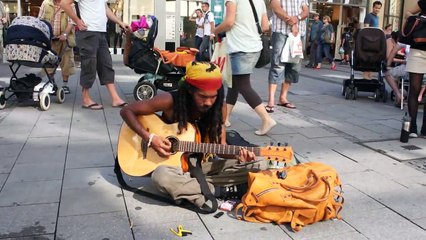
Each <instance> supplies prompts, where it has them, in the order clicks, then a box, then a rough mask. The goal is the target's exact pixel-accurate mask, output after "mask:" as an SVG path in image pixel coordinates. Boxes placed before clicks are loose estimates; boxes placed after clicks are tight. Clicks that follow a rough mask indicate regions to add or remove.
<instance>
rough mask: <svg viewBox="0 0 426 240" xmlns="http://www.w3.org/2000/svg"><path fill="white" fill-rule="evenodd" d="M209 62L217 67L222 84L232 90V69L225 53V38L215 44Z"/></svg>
mask: <svg viewBox="0 0 426 240" xmlns="http://www.w3.org/2000/svg"><path fill="white" fill-rule="evenodd" d="M211 62H212V63H215V64H217V65H219V67H220V71H221V73H222V81H223V83H224V84H226V85H227V86H228V87H229V88H232V69H231V63H230V62H229V56H228V53H227V42H226V38H222V41H221V42H217V43H215V46H214V51H213V56H212V58H211Z"/></svg>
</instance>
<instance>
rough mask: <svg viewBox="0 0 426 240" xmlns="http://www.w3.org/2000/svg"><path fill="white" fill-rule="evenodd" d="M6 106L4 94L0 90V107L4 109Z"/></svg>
mask: <svg viewBox="0 0 426 240" xmlns="http://www.w3.org/2000/svg"><path fill="white" fill-rule="evenodd" d="M5 107H6V95H4V92H3V91H0V109H4V108H5Z"/></svg>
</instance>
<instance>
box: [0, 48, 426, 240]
mask: <svg viewBox="0 0 426 240" xmlns="http://www.w3.org/2000/svg"><path fill="white" fill-rule="evenodd" d="M113 59H114V68H115V70H116V80H117V83H118V85H117V86H118V89H119V92H120V94H121V95H122V96H123V97H125V98H126V99H127V100H128V101H133V93H132V91H133V87H134V86H135V84H136V82H137V80H138V78H139V77H140V76H139V75H137V74H135V73H134V72H133V71H132V70H131V69H128V68H127V67H125V66H123V64H122V63H121V59H120V56H113ZM34 71H35V72H37V71H38V70H37V69H23V70H22V72H19V73H21V74H22V73H25V72H34ZM0 72H1V74H0V84H2V85H5V84H7V83H8V79H9V77H10V71H9V69H8V67H7V65H5V64H1V65H0ZM348 73H349V69H348V68H347V67H346V68H345V67H340V66H339V69H338V71H328V70H322V71H315V70H311V69H304V70H303V72H302V76H301V81H300V82H299V83H298V84H295V85H294V86H293V87H292V89H291V96H290V97H291V100H292V101H293V102H294V103H295V104H296V105H297V109H295V110H289V109H285V108H282V107H276V111H275V112H274V113H273V114H271V116H272V117H273V118H274V119H275V120H276V121H277V122H278V123H279V124H278V125H277V126H276V127H275V128H274V129H273V130H272V131H271V132H270V133H269V134H268V135H267V136H256V135H254V134H253V132H254V131H255V130H256V127H259V124H260V121H259V119H258V118H257V117H256V116H254V115H253V111H252V110H251V109H250V107H249V106H248V105H247V104H246V103H245V102H244V101H243V100H242V99H240V102H238V103H237V105H236V107H235V110H234V112H233V113H232V116H231V122H232V126H231V127H230V128H231V129H234V130H237V131H238V132H240V133H241V135H243V137H244V138H246V140H248V141H250V142H253V143H255V144H259V145H267V144H269V143H270V142H281V143H284V142H288V143H289V144H290V145H291V146H293V148H294V150H295V152H296V155H297V157H298V159H299V160H300V161H302V162H312V161H320V162H324V163H326V164H329V165H331V166H333V167H335V168H336V169H337V170H338V172H339V174H340V176H341V179H342V182H343V190H344V196H345V205H344V209H343V211H342V217H343V219H342V220H333V221H326V222H319V223H316V224H313V225H309V226H306V227H305V228H303V230H302V231H301V232H298V233H295V232H292V231H291V229H290V228H289V226H288V225H273V224H257V223H249V222H243V221H239V220H236V219H235V218H234V217H233V216H232V215H231V214H225V215H224V216H222V217H221V218H219V219H217V218H214V217H213V216H212V215H202V214H197V213H194V212H191V211H189V210H186V209H182V208H179V207H175V206H170V205H167V204H164V203H162V202H158V201H155V200H152V199H150V198H146V197H142V196H139V195H136V194H134V193H132V192H129V191H126V190H123V189H121V188H120V187H119V185H118V182H117V180H116V178H115V175H114V172H113V163H114V162H113V161H114V157H115V153H116V145H117V138H118V135H119V129H120V126H121V123H122V120H121V118H120V116H119V109H117V108H112V107H111V102H110V98H109V96H108V93H107V91H106V89H105V88H104V87H101V86H99V84H98V83H96V84H95V85H94V87H93V88H92V89H91V94H92V96H93V98H94V100H95V101H97V102H99V103H101V104H103V105H104V106H105V109H104V110H103V111H91V110H87V109H82V108H81V103H80V100H81V89H80V87H79V86H78V77H77V76H76V75H74V76H72V77H71V79H70V83H69V86H70V88H71V94H69V95H66V100H65V103H63V104H57V103H56V102H55V101H56V98H55V97H52V105H51V107H50V109H49V110H48V111H44V112H42V111H40V110H39V109H38V107H37V105H36V104H33V103H18V102H17V101H15V100H13V99H11V100H10V101H8V102H7V107H6V108H5V109H3V110H1V111H0V154H1V156H0V239H58V240H59V239H78V240H80V239H137V240H139V239H179V237H177V236H175V235H173V234H172V233H171V231H170V228H176V226H177V225H179V224H182V225H183V226H184V227H185V228H186V229H189V230H191V231H192V232H193V234H192V235H190V236H188V237H185V238H186V239H318V240H319V239H398V240H399V239H426V201H425V199H426V175H425V172H426V171H425V166H426V164H425V161H426V152H425V151H426V141H425V139H424V138H417V139H411V140H410V141H409V143H407V144H402V143H400V142H399V141H398V137H399V131H400V127H401V121H400V119H401V117H402V115H403V111H401V110H399V109H397V108H395V107H393V106H392V104H391V103H388V104H383V103H375V102H374V101H373V100H371V99H369V96H368V94H364V95H362V96H361V97H360V98H359V99H358V100H356V101H346V100H344V99H343V97H342V96H341V95H340V91H341V90H340V83H341V80H342V79H343V78H344V77H345V76H348ZM59 76H60V73H57V79H59V78H60V77H59ZM265 76H267V68H262V69H256V70H255V73H254V74H253V85H254V87H255V88H256V89H257V90H258V91H259V93H260V95H261V97H262V99H263V100H264V101H266V99H267V90H266V81H265V80H262V81H261V79H265ZM59 85H60V83H59ZM262 89H263V90H262ZM419 126H421V124H420V123H419ZM408 145H410V146H415V147H417V148H418V149H413V148H412V147H407V146H408ZM126 179H127V180H128V181H129V183H130V184H131V185H133V186H138V187H144V188H146V189H152V185H151V184H150V179H149V178H146V177H145V178H134V177H126Z"/></svg>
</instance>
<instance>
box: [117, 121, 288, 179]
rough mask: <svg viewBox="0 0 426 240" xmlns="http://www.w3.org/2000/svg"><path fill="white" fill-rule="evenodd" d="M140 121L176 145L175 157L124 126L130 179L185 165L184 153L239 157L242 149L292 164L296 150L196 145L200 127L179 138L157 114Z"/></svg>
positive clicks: (121, 153)
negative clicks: (162, 153)
mask: <svg viewBox="0 0 426 240" xmlns="http://www.w3.org/2000/svg"><path fill="white" fill-rule="evenodd" d="M138 120H139V122H140V123H141V124H142V125H143V126H144V127H145V128H146V130H147V131H148V132H150V133H155V134H156V135H158V136H161V137H164V138H167V139H168V140H169V141H170V142H171V143H172V155H170V156H169V157H168V158H163V157H160V156H159V155H158V154H157V152H156V151H154V150H153V149H152V148H148V147H147V142H146V141H144V140H142V138H141V137H140V136H139V135H137V134H136V133H135V132H134V131H133V130H132V129H130V128H129V126H127V124H126V123H123V124H122V126H121V129H120V134H119V138H118V147H117V156H118V162H119V165H120V168H121V169H122V171H123V172H125V173H126V174H128V175H130V176H145V175H147V174H149V173H151V172H152V171H154V170H155V169H156V168H157V167H158V166H159V165H169V166H181V156H182V154H183V153H186V152H191V153H214V154H224V155H238V154H239V153H240V149H241V148H243V147H244V148H246V149H248V150H249V151H252V152H254V153H255V154H256V156H260V157H264V158H265V160H271V161H281V162H290V161H291V160H292V159H293V150H292V148H291V147H289V146H267V147H245V146H234V145H223V144H213V143H196V142H194V140H195V136H196V133H197V132H196V128H195V127H194V126H192V125H191V124H188V129H187V130H186V131H184V132H182V133H181V134H179V135H177V132H178V124H177V123H174V124H166V123H164V122H163V121H162V120H161V119H160V118H159V116H157V115H156V114H152V115H145V116H139V117H138Z"/></svg>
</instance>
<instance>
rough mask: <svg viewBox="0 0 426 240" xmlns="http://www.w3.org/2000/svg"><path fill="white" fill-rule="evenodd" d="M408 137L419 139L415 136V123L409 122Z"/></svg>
mask: <svg viewBox="0 0 426 240" xmlns="http://www.w3.org/2000/svg"><path fill="white" fill-rule="evenodd" d="M409 136H410V137H412V138H416V137H419V135H418V134H417V124H416V122H413V121H411V123H410V135H409Z"/></svg>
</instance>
